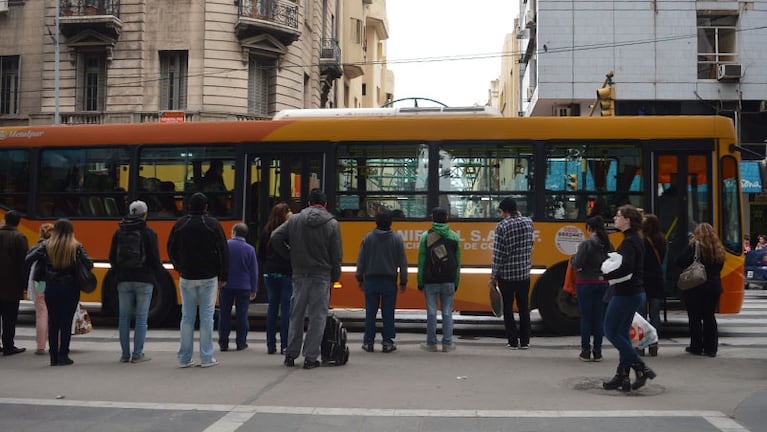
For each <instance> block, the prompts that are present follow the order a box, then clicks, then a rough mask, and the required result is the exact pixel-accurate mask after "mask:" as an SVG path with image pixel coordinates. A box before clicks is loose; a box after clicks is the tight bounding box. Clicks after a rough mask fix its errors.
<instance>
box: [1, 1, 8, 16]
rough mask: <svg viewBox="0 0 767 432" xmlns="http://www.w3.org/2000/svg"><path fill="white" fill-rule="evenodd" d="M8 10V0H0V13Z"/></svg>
mask: <svg viewBox="0 0 767 432" xmlns="http://www.w3.org/2000/svg"><path fill="white" fill-rule="evenodd" d="M3 12H8V0H0V13H3Z"/></svg>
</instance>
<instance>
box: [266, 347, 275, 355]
mask: <svg viewBox="0 0 767 432" xmlns="http://www.w3.org/2000/svg"><path fill="white" fill-rule="evenodd" d="M276 352H277V347H273V346H268V347H266V353H267V354H274V353H276Z"/></svg>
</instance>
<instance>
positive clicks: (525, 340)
mask: <svg viewBox="0 0 767 432" xmlns="http://www.w3.org/2000/svg"><path fill="white" fill-rule="evenodd" d="M498 209H499V210H500V212H501V217H502V220H501V221H500V222H498V225H496V227H495V242H494V243H493V266H492V273H491V275H490V284H491V286H493V285H497V286H498V287H499V288H500V290H501V296H502V297H503V324H504V326H505V327H506V337H507V339H508V341H509V343H508V344H506V347H507V348H509V349H518V348H519V349H528V348H529V347H530V307H529V305H528V296H529V293H530V267H531V266H532V263H531V260H530V258H531V255H532V253H533V220H532V219H530V218H529V217H526V216H522V215H521V214H520V213H519V212H518V211H517V203H516V202H515V201H514V200H513V199H511V198H504V199H503V201H501V203H500V204H499V205H498ZM514 298H516V299H517V309H518V312H519V331H517V323H516V322H515V321H514V311H513V306H514Z"/></svg>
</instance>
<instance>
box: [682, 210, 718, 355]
mask: <svg viewBox="0 0 767 432" xmlns="http://www.w3.org/2000/svg"><path fill="white" fill-rule="evenodd" d="M696 244H697V247H698V251H699V252H698V256H699V258H700V262H701V263H703V265H704V266H705V267H706V282H704V283H703V284H701V285H699V286H696V287H695V288H690V289H688V290H687V291H682V300H684V302H685V304H686V305H687V319H688V325H689V327H690V346H688V347H687V348H685V351H687V352H688V353H690V354H694V355H707V356H709V357H716V351H717V347H718V345H719V331H718V329H717V325H716V316H715V315H714V314H715V313H716V308H717V305H718V304H719V297H720V296H721V295H722V279H721V276H720V273H721V272H722V267H723V266H724V257H725V255H724V245H722V241H721V240H719V236H717V235H716V232H715V231H714V227H712V226H711V225H709V224H707V223H702V224H699V225H698V226H696V227H695V232H694V233H693V237H692V240H690V244H689V245H687V249H685V251H684V253H682V255H680V256H679V258H677V260H676V263H677V264H678V265H679V266H681V267H682V268H686V267H687V266H689V265H690V264H692V262H693V260H694V259H695V248H696Z"/></svg>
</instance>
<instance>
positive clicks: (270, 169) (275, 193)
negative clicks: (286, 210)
mask: <svg viewBox="0 0 767 432" xmlns="http://www.w3.org/2000/svg"><path fill="white" fill-rule="evenodd" d="M323 162H324V161H323V154H322V153H304V152H300V153H291V152H285V153H279V154H276V153H250V154H248V155H247V174H248V175H247V176H246V177H247V182H248V183H247V185H248V186H247V187H246V188H245V194H246V195H245V207H244V208H245V215H246V220H245V223H246V224H247V225H248V228H249V231H250V234H249V236H248V237H249V238H248V240H249V242H250V243H251V244H256V242H257V240H258V236H259V235H260V233H261V229H262V228H263V227H264V225H265V224H266V221H267V220H268V219H269V212H270V211H271V210H272V207H273V206H274V204H276V203H278V202H285V203H288V205H289V206H290V210H291V211H292V212H293V213H298V212H299V211H301V209H302V208H304V207H306V206H307V202H308V200H309V191H311V190H312V189H314V188H322V187H323V184H322V181H323V179H324V164H323Z"/></svg>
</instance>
